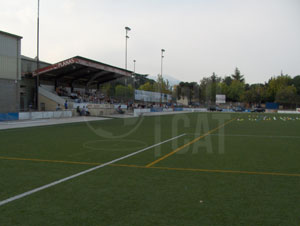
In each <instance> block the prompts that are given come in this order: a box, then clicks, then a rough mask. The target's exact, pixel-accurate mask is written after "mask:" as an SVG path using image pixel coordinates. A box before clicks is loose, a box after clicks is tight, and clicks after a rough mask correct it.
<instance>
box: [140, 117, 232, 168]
mask: <svg viewBox="0 0 300 226" xmlns="http://www.w3.org/2000/svg"><path fill="white" fill-rule="evenodd" d="M234 120H235V118H234V119H232V120H230V121H228V122H226V123H224V124H222V125H220V126H218V127H217V128H214V129H212V130H210V131H208V132H207V133H205V134H204V135H202V136H200V137H197V138H196V139H194V140H192V141H190V142H189V143H186V144H184V145H182V146H181V147H179V148H177V149H175V150H174V151H172V152H170V153H168V154H166V155H164V156H163V157H161V158H159V159H156V160H155V161H153V162H151V163H149V164H148V165H146V167H151V166H153V165H155V164H156V163H158V162H160V161H162V160H164V159H166V158H168V157H170V156H171V155H174V154H175V153H176V152H179V151H180V150H182V149H184V148H186V147H187V146H189V145H191V144H193V143H195V142H197V141H199V140H201V139H202V138H204V137H206V136H208V135H209V134H211V133H213V132H215V131H216V130H218V129H220V128H222V127H224V126H226V125H227V124H229V123H231V122H233V121H234Z"/></svg>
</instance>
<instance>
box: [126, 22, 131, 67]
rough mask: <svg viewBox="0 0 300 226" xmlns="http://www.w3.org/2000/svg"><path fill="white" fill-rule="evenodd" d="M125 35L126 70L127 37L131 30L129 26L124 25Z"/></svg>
mask: <svg viewBox="0 0 300 226" xmlns="http://www.w3.org/2000/svg"><path fill="white" fill-rule="evenodd" d="M125 30H126V36H125V69H126V70H127V40H128V39H129V36H128V32H129V31H131V29H130V27H125Z"/></svg>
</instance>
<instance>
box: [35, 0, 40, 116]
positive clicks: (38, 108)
mask: <svg viewBox="0 0 300 226" xmlns="http://www.w3.org/2000/svg"><path fill="white" fill-rule="evenodd" d="M39 55H40V0H38V13H37V56H36V71H37V74H36V100H35V101H36V110H37V111H39V110H40V106H39V86H40V78H39V74H38V72H39V69H40V56H39Z"/></svg>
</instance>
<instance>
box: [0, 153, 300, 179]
mask: <svg viewBox="0 0 300 226" xmlns="http://www.w3.org/2000/svg"><path fill="white" fill-rule="evenodd" d="M0 159H4V160H18V161H33V162H50V163H66V164H76V165H101V164H102V163H97V162H73V161H63V160H45V159H28V158H14V157H3V156H0ZM109 166H114V167H129V168H140V169H160V170H170V171H190V172H208V173H235V174H252V175H271V176H290V177H300V174H292V173H278V172H251V171H238V170H213V169H193V168H170V167H160V166H152V167H147V166H138V165H127V164H110V165H109Z"/></svg>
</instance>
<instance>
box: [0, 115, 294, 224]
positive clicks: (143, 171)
mask: <svg viewBox="0 0 300 226" xmlns="http://www.w3.org/2000/svg"><path fill="white" fill-rule="evenodd" d="M274 117H275V119H276V120H275V119H274ZM280 117H281V118H280ZM232 119H234V120H233V121H232V122H230V123H228V124H227V125H226V126H224V127H222V126H221V127H220V128H219V129H215V128H217V127H219V126H220V125H222V124H223V123H224V122H228V121H230V120H232ZM214 129H215V130H214ZM207 133H209V134H207ZM181 134H185V136H182V137H180V138H178V139H176V140H173V141H170V142H167V143H164V144H162V145H160V146H157V147H155V148H152V149H149V150H146V151H145V152H143V153H139V154H137V155H134V156H132V157H130V158H127V159H124V160H122V161H119V162H118V163H116V164H117V165H112V166H106V167H103V168H100V169H98V170H96V171H93V172H90V173H88V174H84V175H82V176H79V177H76V178H74V179H72V180H69V181H66V182H63V183H61V184H58V185H56V186H53V187H50V188H48V189H45V190H42V191H39V192H37V193H34V194H32V195H29V196H26V197H24V198H21V199H18V200H15V201H13V202H10V203H8V204H6V205H3V206H0V225H1V226H2V225H3V226H6V225H8V226H9V225H30V226H31V225H216V226H222V225H289V226H290V225H300V214H299V213H300V205H299V203H300V195H299V190H300V164H299V160H300V149H299V146H300V120H299V119H298V118H297V116H293V115H269V114H229V113H225V114H224V113H190V114H178V115H168V116H155V117H142V118H133V119H113V120H107V121H98V122H89V123H74V124H64V125H56V126H43V127H33V128H22V129H13V130H4V131H0V144H1V146H0V178H1V180H0V201H2V200H5V199H7V198H10V197H12V196H15V195H18V194H20V193H23V192H26V191H29V190H31V189H34V188H37V187H40V186H43V185H45V184H49V183H51V182H53V181H56V180H59V179H62V178H65V177H67V176H70V175H73V174H76V173H78V172H81V171H84V170H86V169H89V168H92V167H94V166H95V165H97V164H100V163H105V162H108V161H111V160H114V159H117V158H120V157H122V156H125V155H128V154H130V153H133V152H135V151H138V150H141V149H143V148H146V147H149V146H151V145H153V144H156V143H159V142H162V141H164V140H167V139H170V138H172V137H175V136H178V135H181ZM204 134H206V135H207V136H205V137H203V138H202V139H200V140H199V141H196V142H195V138H198V137H200V136H202V135H204ZM187 143H190V145H188V146H186V147H185V148H180V147H181V146H182V145H184V144H187ZM178 148H179V149H180V150H179V151H178V152H176V153H174V154H173V155H170V156H169V157H167V158H165V159H163V160H161V161H159V162H157V163H156V164H155V165H154V166H153V167H152V168H146V167H145V166H146V165H148V164H149V163H151V162H153V161H155V160H157V159H160V158H162V157H163V156H165V155H166V154H168V153H170V152H172V151H174V150H176V149H178ZM12 158H16V159H12ZM22 159H23V160H22ZM38 159H40V160H49V161H48V162H42V161H38ZM51 160H52V161H53V162H51ZM57 161H62V162H57ZM79 162H82V163H87V164H79ZM88 163H90V164H91V165H88ZM189 169H192V170H193V171H192V170H189ZM197 170H198V171H197ZM199 170H202V171H199ZM211 170H216V171H214V172H213V171H211ZM247 172H251V174H247ZM261 173H262V174H261ZM267 173H270V174H267ZM272 173H273V174H272Z"/></svg>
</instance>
